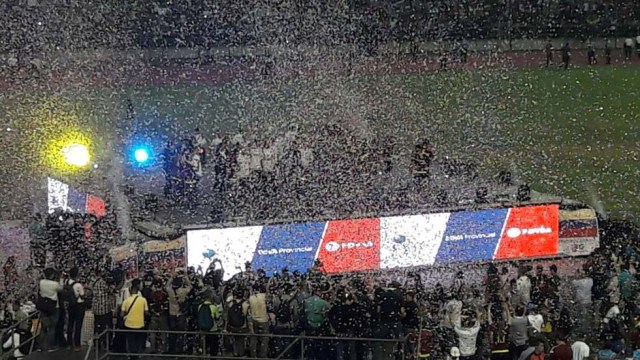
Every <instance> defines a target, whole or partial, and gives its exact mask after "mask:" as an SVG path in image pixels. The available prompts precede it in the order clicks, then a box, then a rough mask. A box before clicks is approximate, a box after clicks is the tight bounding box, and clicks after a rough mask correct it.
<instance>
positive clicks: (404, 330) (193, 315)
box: [3, 241, 640, 360]
mask: <svg viewBox="0 0 640 360" xmlns="http://www.w3.org/2000/svg"><path fill="white" fill-rule="evenodd" d="M639 259H640V256H639V254H638V252H637V247H636V246H635V244H634V243H633V242H631V241H628V242H623V243H621V244H620V246H607V247H604V248H602V249H600V250H598V251H597V252H596V253H595V254H594V255H592V256H591V257H590V258H589V259H586V260H585V259H575V258H568V259H558V260H556V261H555V263H563V264H562V268H563V270H561V271H563V272H564V273H561V272H560V271H559V267H557V266H556V264H555V263H554V261H553V260H552V261H546V262H544V265H543V262H540V261H538V262H536V261H526V262H511V263H502V264H486V265H460V266H457V267H450V268H438V269H429V268H423V269H406V270H403V271H385V272H379V273H353V274H338V275H336V274H333V275H330V274H326V273H325V272H324V271H323V266H322V263H320V262H316V263H315V265H314V266H313V267H312V268H311V269H309V271H308V272H307V273H304V274H302V273H298V272H293V273H291V272H289V271H288V270H287V269H286V268H285V269H282V270H281V271H280V272H278V273H277V274H272V276H267V274H266V273H265V272H264V271H262V270H261V269H257V270H256V269H252V268H251V265H250V264H247V265H246V268H245V269H244V270H243V271H242V272H240V273H238V274H235V275H233V276H229V275H230V274H226V273H225V269H224V268H223V266H222V265H223V264H222V263H220V262H219V261H215V260H214V262H213V263H212V265H211V266H210V268H209V269H207V270H206V271H204V270H203V269H193V268H188V269H186V271H185V269H170V270H166V271H163V270H159V269H153V270H142V271H141V276H140V278H135V279H131V278H129V279H127V278H126V276H125V275H124V272H123V271H122V270H120V269H118V268H116V269H115V270H105V269H104V267H101V266H100V267H97V268H95V267H94V268H92V269H91V270H87V271H88V272H87V273H80V271H79V270H78V268H76V267H74V268H71V269H70V270H69V271H68V272H65V273H61V272H59V271H56V270H54V269H53V268H47V269H45V270H44V271H43V279H42V280H41V281H40V282H39V286H38V291H37V294H34V295H33V296H31V297H30V299H29V300H30V301H31V302H32V303H33V304H35V307H36V308H37V309H38V310H40V317H39V324H40V328H39V329H38V330H39V337H38V341H37V343H36V345H35V348H36V349H40V350H42V351H55V350H56V349H57V348H60V347H65V346H67V347H73V348H75V349H76V350H78V351H81V350H82V349H81V346H82V345H83V344H81V342H80V339H81V336H82V335H81V332H82V327H83V323H84V325H85V326H86V325H87V324H86V323H85V322H87V321H89V324H90V322H91V321H93V323H94V329H95V333H96V334H99V333H102V332H103V331H105V330H106V329H111V328H114V327H115V328H116V329H120V330H122V331H123V332H108V333H107V334H108V335H106V336H105V337H103V338H101V339H100V346H102V347H103V348H106V346H107V344H106V342H107V341H109V345H110V349H111V350H110V351H111V352H115V353H131V354H136V353H165V354H208V355H211V356H216V355H226V356H235V357H243V356H251V357H263V358H266V357H272V358H273V357H276V356H277V355H279V354H281V353H285V358H291V357H300V356H301V354H302V351H304V358H305V359H345V358H348V359H370V358H373V359H395V358H397V357H398V356H401V354H403V355H404V356H406V357H407V358H416V357H420V358H425V357H429V356H430V358H433V359H445V358H453V359H457V358H460V359H527V360H528V359H543V358H544V357H545V354H546V356H547V357H549V356H550V357H551V359H562V360H564V359H567V360H568V359H580V360H582V359H587V358H590V357H589V354H590V352H591V353H592V354H593V353H594V352H598V356H599V357H600V358H604V359H613V358H624V357H631V355H632V354H633V353H634V351H635V350H637V349H639V348H640V328H639V327H638V325H640V318H639V317H638V316H639V315H640V311H638V310H639V308H638V299H639V298H638V295H640V292H639V291H638V290H639V287H638V276H639V275H638V273H637V270H636V269H637V268H638V266H639ZM140 266H141V269H144V268H146V266H145V265H144V264H140ZM454 274H455V275H454ZM25 300H27V299H23V298H18V297H17V296H15V294H12V293H7V294H5V298H4V299H3V304H7V303H8V304H9V306H7V307H6V308H3V310H4V311H3V317H4V319H6V321H7V323H11V320H16V321H17V320H20V319H24V318H25V316H27V315H25V311H24V310H21V308H20V306H18V305H19V304H20V303H25ZM89 310H90V311H89ZM127 330H144V332H134V331H127ZM167 330H171V331H177V333H169V334H167V333H165V332H163V331H167ZM18 331H19V332H20V334H22V335H21V336H27V335H28V329H26V328H25V329H16V330H14V331H13V332H10V333H7V334H4V338H3V343H9V344H10V343H11V341H9V340H10V339H11V338H12V334H13V333H15V332H18ZM187 331H193V332H200V333H201V334H200V335H194V334H188V333H187ZM262 335H265V336H264V337H263V336H262ZM271 335H272V336H271ZM277 335H306V336H309V337H311V338H310V339H307V340H305V342H304V346H305V348H304V350H303V349H302V347H301V343H298V344H297V345H293V346H291V347H289V345H291V343H292V341H293V339H292V338H286V337H280V338H279V337H278V336H277ZM316 337H321V338H320V339H318V338H316ZM205 338H206V341H204V342H203V339H205ZM340 338H343V339H345V340H341V339H340ZM355 338H360V339H366V340H362V341H359V340H357V339H355ZM376 339H386V340H396V341H397V342H395V343H394V342H392V341H391V342H384V341H381V340H376ZM204 344H206V348H205V347H203V346H204ZM9 348H10V346H9ZM16 354H18V355H19V354H20V353H17V352H16Z"/></svg>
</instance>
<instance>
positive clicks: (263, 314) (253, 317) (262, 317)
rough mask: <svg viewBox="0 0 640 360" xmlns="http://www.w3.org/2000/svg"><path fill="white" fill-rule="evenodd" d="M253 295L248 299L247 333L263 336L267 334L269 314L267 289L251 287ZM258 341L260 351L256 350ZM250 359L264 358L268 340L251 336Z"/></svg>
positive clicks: (256, 284) (262, 286) (266, 353)
mask: <svg viewBox="0 0 640 360" xmlns="http://www.w3.org/2000/svg"><path fill="white" fill-rule="evenodd" d="M253 291H254V293H253V295H251V296H250V297H249V317H250V320H249V321H248V323H249V331H250V332H251V333H252V334H259V335H264V334H268V333H269V313H268V312H267V294H266V292H267V289H266V288H265V286H264V284H260V283H255V284H254V285H253ZM258 341H260V349H259V350H258ZM249 352H250V354H251V357H254V358H255V357H259V358H266V357H267V355H268V352H269V338H268V337H264V336H261V337H256V336H252V337H251V338H250V339H249Z"/></svg>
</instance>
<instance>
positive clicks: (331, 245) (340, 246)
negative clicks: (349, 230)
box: [324, 241, 375, 252]
mask: <svg viewBox="0 0 640 360" xmlns="http://www.w3.org/2000/svg"><path fill="white" fill-rule="evenodd" d="M374 245H375V244H374V243H373V241H367V242H346V243H338V242H335V241H329V242H328V243H327V244H326V245H325V246H324V248H325V249H326V250H327V251H329V252H335V251H339V250H350V249H359V248H372V247H373V246H374Z"/></svg>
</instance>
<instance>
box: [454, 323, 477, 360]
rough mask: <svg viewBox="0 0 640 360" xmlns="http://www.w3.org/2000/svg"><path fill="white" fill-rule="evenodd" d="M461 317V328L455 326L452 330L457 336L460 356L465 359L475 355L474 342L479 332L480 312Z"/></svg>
mask: <svg viewBox="0 0 640 360" xmlns="http://www.w3.org/2000/svg"><path fill="white" fill-rule="evenodd" d="M474 315H475V316H474ZM463 317H464V321H462V322H463V326H458V325H456V326H455V328H454V330H455V331H456V334H458V348H459V349H460V356H461V357H463V358H467V357H472V356H474V355H475V354H476V349H477V348H476V342H477V340H478V332H480V312H479V311H476V313H475V314H473V313H467V314H465V315H464V316H463Z"/></svg>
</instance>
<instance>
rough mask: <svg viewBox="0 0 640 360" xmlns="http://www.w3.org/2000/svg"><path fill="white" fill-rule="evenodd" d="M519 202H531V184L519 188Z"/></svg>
mask: <svg viewBox="0 0 640 360" xmlns="http://www.w3.org/2000/svg"><path fill="white" fill-rule="evenodd" d="M516 199H517V200H518V201H530V200H531V188H530V187H529V184H523V185H520V186H518V195H517V197H516Z"/></svg>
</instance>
